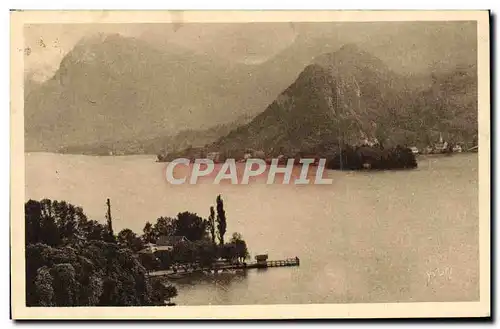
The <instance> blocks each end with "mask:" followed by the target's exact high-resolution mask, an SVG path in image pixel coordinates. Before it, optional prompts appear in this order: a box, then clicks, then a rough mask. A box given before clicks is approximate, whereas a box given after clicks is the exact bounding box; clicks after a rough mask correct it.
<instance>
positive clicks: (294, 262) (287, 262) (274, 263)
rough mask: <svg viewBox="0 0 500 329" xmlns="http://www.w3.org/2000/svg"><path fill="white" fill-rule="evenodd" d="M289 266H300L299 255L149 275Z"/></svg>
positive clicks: (180, 274)
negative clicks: (281, 258)
mask: <svg viewBox="0 0 500 329" xmlns="http://www.w3.org/2000/svg"><path fill="white" fill-rule="evenodd" d="M289 266H300V259H299V258H298V257H295V258H287V259H283V260H266V261H257V262H250V263H236V264H227V265H218V266H214V267H210V268H194V269H193V268H188V267H187V266H186V267H182V266H181V267H180V269H178V270H173V269H169V270H163V271H154V272H150V273H149V276H166V277H168V278H171V279H179V278H183V277H186V276H187V275H190V274H195V273H224V272H228V271H236V270H239V271H242V270H243V271H245V270H248V269H255V268H257V269H263V268H268V267H289Z"/></svg>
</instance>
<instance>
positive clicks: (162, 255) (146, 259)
mask: <svg viewBox="0 0 500 329" xmlns="http://www.w3.org/2000/svg"><path fill="white" fill-rule="evenodd" d="M226 231H227V217H226V212H225V210H224V202H223V200H222V198H221V196H220V195H219V196H218V197H217V199H216V207H215V208H214V207H213V206H212V207H210V212H209V215H208V218H207V219H203V218H202V217H200V216H198V215H197V214H195V213H190V212H183V213H179V214H177V217H175V218H171V217H160V218H158V219H157V220H156V222H155V223H154V224H151V223H150V222H147V223H146V225H145V226H144V229H143V234H142V236H138V235H136V234H135V233H133V232H132V231H130V230H124V231H121V232H120V233H119V234H118V239H119V241H120V242H122V243H125V244H126V245H128V246H130V248H132V249H133V250H137V251H138V250H140V249H142V248H143V247H144V246H145V244H147V243H152V244H156V243H158V242H159V239H160V238H161V237H185V238H186V239H187V241H185V242H183V243H178V244H174V245H173V250H159V251H157V252H155V253H154V254H150V253H141V254H140V259H141V262H142V264H144V266H145V267H146V268H147V269H148V270H163V269H168V268H170V267H171V266H172V265H177V264H179V265H183V264H190V265H197V266H200V267H210V266H212V265H213V264H214V262H215V261H216V260H217V259H224V260H227V261H229V262H243V261H244V260H245V259H247V258H248V256H249V253H248V249H247V244H246V242H245V240H243V237H242V236H241V234H239V233H236V232H235V233H233V234H232V235H231V238H230V240H229V241H226Z"/></svg>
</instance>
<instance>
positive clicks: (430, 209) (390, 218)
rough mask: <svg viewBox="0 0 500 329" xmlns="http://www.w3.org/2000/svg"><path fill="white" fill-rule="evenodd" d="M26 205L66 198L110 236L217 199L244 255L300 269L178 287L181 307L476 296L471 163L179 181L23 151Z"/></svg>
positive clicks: (150, 165)
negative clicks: (300, 179) (286, 178)
mask: <svg viewBox="0 0 500 329" xmlns="http://www.w3.org/2000/svg"><path fill="white" fill-rule="evenodd" d="M25 159H26V199H30V198H31V199H42V198H49V199H56V200H66V201H68V202H70V203H72V204H75V205H79V206H81V207H83V209H84V211H85V213H86V214H87V215H88V216H89V218H91V219H95V220H99V221H101V222H104V221H105V219H104V218H105V213H106V198H110V199H111V207H112V209H111V211H112V215H113V225H114V229H115V232H116V233H117V232H118V231H119V230H121V229H123V228H130V229H132V230H133V231H135V232H137V233H140V232H142V229H143V227H144V224H145V223H146V222H147V221H150V222H154V221H156V218H158V217H160V216H175V215H176V214H177V213H178V212H182V211H185V210H189V211H192V212H196V213H198V214H199V215H200V216H202V217H204V218H206V217H208V214H209V208H210V206H212V205H214V206H215V198H216V197H217V195H218V194H222V198H223V200H224V205H225V210H226V215H227V221H228V227H227V234H228V235H229V236H230V235H231V234H232V232H240V233H241V234H242V235H243V237H244V239H245V240H246V241H247V244H248V247H249V250H250V253H251V256H252V258H253V256H255V255H256V254H260V253H268V254H269V258H270V259H282V258H286V257H295V256H298V257H299V258H300V261H301V264H300V267H285V268H269V269H265V270H249V271H248V272H247V273H246V274H245V275H233V276H231V275H225V276H218V277H212V278H207V277H201V278H193V279H191V280H189V281H188V282H176V283H175V284H176V286H177V287H178V290H179V296H178V297H177V298H175V302H177V304H179V305H207V304H214V305H217V304H218V305H235V304H288V303H293V304H298V303H362V302H409V301H419V302H422V301H472V300H478V299H479V259H478V257H479V244H478V239H479V233H478V230H479V213H478V156H477V153H476V154H457V155H455V156H452V157H444V156H443V157H439V156H436V157H419V159H418V160H419V168H418V169H416V170H411V171H392V172H339V171H328V172H327V173H326V176H328V178H331V179H332V180H333V184H331V185H300V186H296V185H278V184H277V185H265V184H259V183H255V184H249V185H230V184H222V185H210V184H198V185H177V186H173V185H170V184H169V183H167V181H166V179H165V174H164V171H165V167H166V164H165V163H156V162H155V157H154V156H121V157H111V156H107V157H97V156H83V155H60V154H50V153H30V154H26V155H25Z"/></svg>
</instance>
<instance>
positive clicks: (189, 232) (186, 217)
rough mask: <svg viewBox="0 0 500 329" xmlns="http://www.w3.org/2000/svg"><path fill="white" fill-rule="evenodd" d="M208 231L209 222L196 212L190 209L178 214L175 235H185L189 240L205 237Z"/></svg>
mask: <svg viewBox="0 0 500 329" xmlns="http://www.w3.org/2000/svg"><path fill="white" fill-rule="evenodd" d="M206 232H207V222H206V221H204V220H203V218H201V217H200V216H198V215H197V214H195V213H191V212H188V211H185V212H182V213H179V214H177V220H176V221H175V235H177V236H185V237H186V238H187V239H188V240H189V241H199V240H201V239H203V238H204V237H205V235H206Z"/></svg>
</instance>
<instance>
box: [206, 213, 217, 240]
mask: <svg viewBox="0 0 500 329" xmlns="http://www.w3.org/2000/svg"><path fill="white" fill-rule="evenodd" d="M208 228H209V229H210V238H211V239H212V244H213V245H215V210H214V207H210V216H208Z"/></svg>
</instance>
